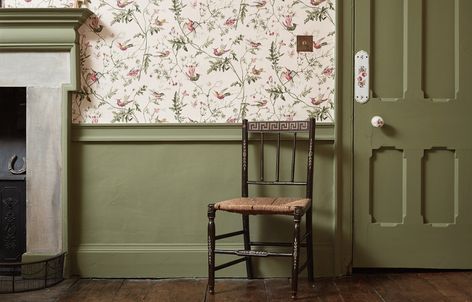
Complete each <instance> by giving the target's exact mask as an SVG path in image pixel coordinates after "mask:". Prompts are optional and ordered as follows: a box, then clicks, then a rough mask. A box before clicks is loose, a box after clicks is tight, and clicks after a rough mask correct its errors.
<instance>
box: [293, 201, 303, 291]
mask: <svg viewBox="0 0 472 302" xmlns="http://www.w3.org/2000/svg"><path fill="white" fill-rule="evenodd" d="M302 215H303V211H302V209H301V208H300V207H296V208H295V211H294V213H293V222H294V229H293V252H292V260H293V264H292V299H295V298H296V297H297V289H298V262H299V258H300V220H301V218H302Z"/></svg>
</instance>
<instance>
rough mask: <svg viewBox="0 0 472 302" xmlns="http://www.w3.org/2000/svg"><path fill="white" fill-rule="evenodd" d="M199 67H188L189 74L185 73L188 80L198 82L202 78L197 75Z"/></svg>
mask: <svg viewBox="0 0 472 302" xmlns="http://www.w3.org/2000/svg"><path fill="white" fill-rule="evenodd" d="M196 68H197V66H195V65H188V66H187V72H186V73H185V74H186V75H187V77H188V79H189V80H190V81H192V82H195V81H198V79H199V78H200V74H199V73H197V71H196Z"/></svg>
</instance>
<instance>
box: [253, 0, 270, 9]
mask: <svg viewBox="0 0 472 302" xmlns="http://www.w3.org/2000/svg"><path fill="white" fill-rule="evenodd" d="M266 4H267V1H266V0H261V1H255V2H254V3H253V4H252V5H251V6H253V7H257V8H263V7H264V6H266Z"/></svg>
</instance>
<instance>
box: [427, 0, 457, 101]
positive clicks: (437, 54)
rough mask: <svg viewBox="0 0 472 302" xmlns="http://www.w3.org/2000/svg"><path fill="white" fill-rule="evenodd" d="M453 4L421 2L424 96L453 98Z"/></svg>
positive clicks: (441, 1)
mask: <svg viewBox="0 0 472 302" xmlns="http://www.w3.org/2000/svg"><path fill="white" fill-rule="evenodd" d="M456 9H457V8H456V7H455V1H444V0H424V4H423V19H424V21H423V36H424V46H423V90H424V94H425V97H427V98H434V99H452V98H454V96H455V77H454V76H446V75H453V74H454V70H455V57H456V55H455V54H456V47H455V39H456V38H457V36H456V30H457V29H458V28H456V26H455V25H456V23H455V22H442V20H455V17H454V16H455V14H456V11H455V10H456Z"/></svg>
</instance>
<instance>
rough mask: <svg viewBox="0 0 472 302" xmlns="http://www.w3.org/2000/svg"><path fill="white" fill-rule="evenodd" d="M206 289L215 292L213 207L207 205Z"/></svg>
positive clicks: (211, 292)
mask: <svg viewBox="0 0 472 302" xmlns="http://www.w3.org/2000/svg"><path fill="white" fill-rule="evenodd" d="M208 291H209V292H210V294H213V293H214V292H215V207H214V204H209V205H208Z"/></svg>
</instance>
